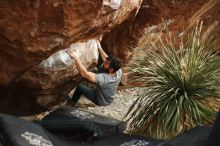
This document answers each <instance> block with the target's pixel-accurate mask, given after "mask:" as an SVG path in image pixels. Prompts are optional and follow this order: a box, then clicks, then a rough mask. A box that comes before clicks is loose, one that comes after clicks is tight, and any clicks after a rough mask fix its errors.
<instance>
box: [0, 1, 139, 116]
mask: <svg viewBox="0 0 220 146" xmlns="http://www.w3.org/2000/svg"><path fill="white" fill-rule="evenodd" d="M141 2H142V0H97V1H94V0H71V1H66V0H13V1H8V0H1V1H0V87H1V88H0V100H1V101H0V111H3V112H8V113H11V114H20V113H28V112H29V113H33V112H34V111H39V110H40V109H41V108H40V107H41V106H42V105H41V104H39V103H38V101H39V100H40V99H38V97H39V95H42V94H43V95H45V98H48V99H49V98H50V97H51V101H56V100H57V99H56V98H54V96H51V92H52V90H53V91H55V90H56V89H57V88H58V87H59V86H61V85H66V84H68V83H64V82H66V80H65V79H67V78H68V79H70V78H72V77H73V76H74V75H72V73H73V72H74V71H73V70H72V71H69V73H67V72H68V70H71V69H66V70H65V71H63V72H60V73H57V72H56V71H52V72H51V73H49V71H47V69H42V68H39V66H38V64H40V63H41V61H42V60H44V59H46V58H48V57H49V56H50V55H52V54H54V53H56V52H57V51H59V50H61V49H64V48H67V47H69V46H70V45H71V44H73V43H76V42H88V41H89V40H90V39H93V38H96V37H99V36H100V35H101V34H103V33H105V32H107V31H109V30H111V29H112V28H113V27H115V26H116V25H119V24H120V23H122V22H123V21H124V20H126V19H129V18H130V17H131V16H133V13H137V12H138V10H139V7H140V5H141ZM87 49H88V48H87ZM94 52H95V54H97V52H96V51H94ZM88 53H89V51H88ZM93 55H94V53H90V59H88V60H86V59H85V61H88V62H86V64H87V67H88V66H91V65H92V62H91V59H92V58H94V56H93ZM70 73H71V74H70ZM61 74H64V75H65V77H66V78H65V77H60V78H59V79H52V80H50V81H49V79H51V78H53V77H54V78H57V76H59V75H61ZM76 79H77V78H76ZM78 81H79V79H77V82H78ZM77 82H74V83H75V84H76V83H77ZM47 83H48V84H47ZM51 85H53V86H51ZM50 86H51V87H50ZM26 87H28V88H26ZM72 87H74V85H72ZM33 89H34V90H33ZM48 90H51V92H50V94H49V91H48ZM53 94H54V95H55V97H57V96H58V95H59V94H58V93H57V92H55V93H53ZM66 94H67V93H66ZM41 97H42V98H43V96H41ZM48 103H50V102H49V101H48ZM19 104H21V105H19ZM15 105H16V106H15ZM13 106H14V107H15V108H16V107H17V108H16V110H15V108H13V109H11V110H10V108H12V107H13ZM7 107H8V108H7ZM21 107H22V108H21ZM47 107H48V106H47ZM19 110H20V111H19Z"/></svg>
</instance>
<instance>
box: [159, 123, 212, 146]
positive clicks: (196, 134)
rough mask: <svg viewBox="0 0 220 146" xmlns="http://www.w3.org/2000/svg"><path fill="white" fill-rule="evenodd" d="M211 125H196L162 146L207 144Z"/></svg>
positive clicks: (199, 145)
mask: <svg viewBox="0 0 220 146" xmlns="http://www.w3.org/2000/svg"><path fill="white" fill-rule="evenodd" d="M210 130H211V128H210V127H205V126H201V127H196V128H193V129H190V130H189V131H187V132H185V133H183V134H181V135H179V136H177V137H175V138H174V139H172V140H170V141H168V142H166V143H164V144H161V145H160V146H206V144H207V141H208V136H209V133H210Z"/></svg>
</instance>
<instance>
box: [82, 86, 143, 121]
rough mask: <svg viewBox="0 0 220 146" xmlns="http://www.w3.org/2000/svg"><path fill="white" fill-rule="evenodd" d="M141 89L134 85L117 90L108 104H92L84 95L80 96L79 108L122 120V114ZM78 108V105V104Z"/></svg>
mask: <svg viewBox="0 0 220 146" xmlns="http://www.w3.org/2000/svg"><path fill="white" fill-rule="evenodd" d="M142 90H143V89H141V88H138V87H135V88H130V89H123V90H118V91H117V93H116V95H115V96H114V101H113V103H112V104H111V105H109V106H97V105H95V104H92V103H91V102H90V101H89V100H87V99H86V98H85V97H81V99H80V100H79V103H80V105H85V106H84V107H83V106H82V107H81V108H83V109H86V110H88V111H90V112H93V113H96V114H99V115H103V116H107V117H111V118H115V119H118V120H122V119H123V117H124V115H125V114H126V113H127V111H128V109H129V107H130V105H131V104H132V103H133V102H134V101H135V100H136V99H137V97H138V95H140V93H141V91H142ZM79 108H80V106H79Z"/></svg>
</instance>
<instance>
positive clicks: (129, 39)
mask: <svg viewBox="0 0 220 146" xmlns="http://www.w3.org/2000/svg"><path fill="white" fill-rule="evenodd" d="M205 3H207V1H205V0H199V1H196V0H192V1H177V0H174V1H171V0H143V3H142V5H141V8H140V10H139V12H138V14H137V16H136V17H134V19H129V20H127V21H124V22H123V23H122V24H120V25H119V26H117V27H116V28H114V29H112V30H111V31H110V32H109V33H106V34H105V35H104V37H103V40H102V45H103V46H104V47H105V48H106V49H108V50H109V52H110V53H112V54H114V55H117V56H120V57H121V58H123V60H124V62H125V63H127V62H128V61H129V60H130V58H131V57H132V55H133V49H135V48H136V47H137V46H139V45H140V43H141V41H142V40H143V38H146V39H150V38H151V39H156V38H157V36H159V35H163V34H165V33H164V32H165V27H166V26H167V27H168V28H169V30H170V31H182V30H184V28H186V27H187V26H188V25H189V23H190V22H189V20H190V18H191V17H192V16H193V15H194V14H195V13H196V12H197V11H198V10H199V9H200V8H201V7H202V6H203V5H204V4H205ZM165 35H166V34H165ZM145 41H146V40H145ZM119 48H120V49H119Z"/></svg>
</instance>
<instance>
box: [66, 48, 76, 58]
mask: <svg viewBox="0 0 220 146" xmlns="http://www.w3.org/2000/svg"><path fill="white" fill-rule="evenodd" d="M66 52H67V54H69V56H70V58H72V59H77V58H78V56H77V51H75V50H70V49H67V50H66Z"/></svg>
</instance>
